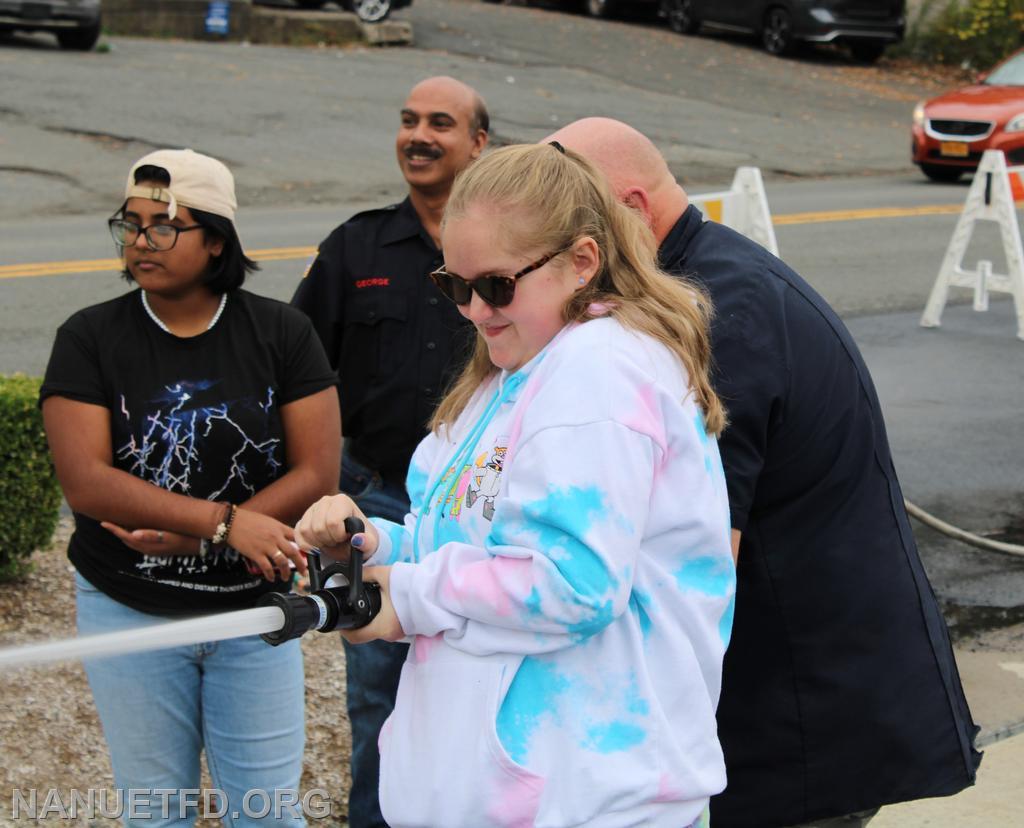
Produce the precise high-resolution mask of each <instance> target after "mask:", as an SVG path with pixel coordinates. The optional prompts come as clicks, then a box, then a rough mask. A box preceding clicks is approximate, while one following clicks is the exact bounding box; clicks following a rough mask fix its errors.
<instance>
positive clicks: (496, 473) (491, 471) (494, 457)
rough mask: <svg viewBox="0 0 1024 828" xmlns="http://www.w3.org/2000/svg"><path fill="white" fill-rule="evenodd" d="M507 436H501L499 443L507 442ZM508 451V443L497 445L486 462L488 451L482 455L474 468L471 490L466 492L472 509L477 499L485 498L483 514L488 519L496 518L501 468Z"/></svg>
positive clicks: (468, 503) (467, 502) (467, 503)
mask: <svg viewBox="0 0 1024 828" xmlns="http://www.w3.org/2000/svg"><path fill="white" fill-rule="evenodd" d="M507 442H508V438H507V437H500V438H499V443H507ZM507 451H508V447H507V446H506V445H496V446H495V447H494V450H493V452H492V453H491V457H490V459H489V460H487V462H486V463H483V462H481V461H482V460H483V459H484V458H485V457H487V453H486V452H485V453H484V454H483V455H481V457H480V459H479V460H477V464H476V467H475V468H474V469H473V480H472V482H471V483H470V486H469V491H467V492H466V505H467V506H469V508H470V509H472V508H473V505H474V504H475V503H476V501H477V500H479V499H480V498H483V501H484V506H483V516H484V518H485V519H486V520H492V519H493V518H494V499H495V498H496V497H497V496H498V491H499V489H500V488H501V469H502V465H503V464H504V462H505V454H506V452H507Z"/></svg>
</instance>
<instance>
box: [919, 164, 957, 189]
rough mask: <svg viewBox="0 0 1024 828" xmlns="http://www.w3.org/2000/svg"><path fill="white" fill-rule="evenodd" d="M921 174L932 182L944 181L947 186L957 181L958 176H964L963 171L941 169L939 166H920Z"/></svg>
mask: <svg viewBox="0 0 1024 828" xmlns="http://www.w3.org/2000/svg"><path fill="white" fill-rule="evenodd" d="M921 172H923V173H924V174H925V175H926V176H928V177H929V178H930V179H931V180H932V181H945V182H946V183H947V184H948V183H951V182H953V181H959V180H960V176H961V175H963V174H964V171H963V170H962V169H960V168H959V167H943V166H940V165H939V164H922V165H921Z"/></svg>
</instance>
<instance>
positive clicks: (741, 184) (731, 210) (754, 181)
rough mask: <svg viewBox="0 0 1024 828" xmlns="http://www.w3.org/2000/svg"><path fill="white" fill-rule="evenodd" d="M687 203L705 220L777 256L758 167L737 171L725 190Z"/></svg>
mask: <svg viewBox="0 0 1024 828" xmlns="http://www.w3.org/2000/svg"><path fill="white" fill-rule="evenodd" d="M690 203H691V204H693V205H695V206H696V207H697V209H698V210H700V211H701V212H702V213H703V214H704V216H705V218H709V219H711V220H712V221H717V222H718V223H719V224H724V225H725V226H726V227H731V228H732V229H733V230H735V231H736V232H737V233H742V234H743V235H744V236H746V237H747V238H749V239H753V240H754V241H756V242H757V243H758V244H760V245H761V246H762V247H764V248H766V249H767V250H768V251H769V252H770V253H772V254H773V255H775V256H778V255H779V245H778V242H776V241H775V228H774V227H773V226H772V214H771V212H769V210H768V196H767V195H766V194H765V191H764V181H763V180H762V179H761V170H759V169H758V168H757V167H739V168H738V169H737V170H736V174H735V175H734V176H733V178H732V186H731V187H730V188H729V189H728V190H724V191H722V192H719V193H702V194H700V195H691V196H690Z"/></svg>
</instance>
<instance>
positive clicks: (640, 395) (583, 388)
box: [370, 317, 735, 828]
mask: <svg viewBox="0 0 1024 828" xmlns="http://www.w3.org/2000/svg"><path fill="white" fill-rule="evenodd" d="M408 488H409V494H410V497H411V500H412V511H411V513H410V514H409V515H408V516H407V517H406V520H405V525H404V526H399V525H397V524H393V523H389V522H387V521H383V520H380V521H374V522H375V524H376V525H377V527H378V529H380V530H381V543H380V547H379V548H378V550H377V552H376V554H375V555H374V556H373V558H372V559H371V560H370V563H372V564H393V569H392V571H391V598H392V601H393V602H394V606H395V610H396V612H397V614H398V617H399V619H400V621H401V623H402V627H403V629H404V630H405V631H406V633H408V634H409V636H410V637H411V639H412V642H413V646H412V647H411V648H410V651H409V657H408V660H407V662H406V664H405V667H404V668H403V671H402V680H401V685H400V687H399V691H398V700H397V703H396V705H395V711H394V713H393V714H392V716H391V717H390V718H389V719H388V721H387V723H386V724H385V726H384V729H383V730H382V732H381V736H380V749H381V780H380V796H381V803H382V807H383V812H384V816H385V818H386V819H387V821H388V823H389V824H390V825H392V826H395V828H403V827H404V826H431V828H462V827H463V826H464V827H465V828H492V826H493V828H498V827H499V826H500V828H506V827H511V826H516V828H526V826H540V827H541V828H554V826H559V827H560V828H561V827H562V826H582V825H586V826H594V828H605V827H606V826H607V827H608V828H612V827H613V826H616V827H617V826H645V828H659V826H664V828H682V826H688V825H690V824H691V823H693V822H695V821H696V820H698V819H699V818H700V816H701V814H702V812H703V811H704V809H705V807H706V805H707V802H708V798H709V797H710V796H711V795H712V794H714V793H717V792H718V791H721V790H722V789H723V787H724V786H725V767H724V763H723V760H722V753H721V750H720V748H719V744H718V739H717V736H716V728H715V707H716V705H717V703H718V693H719V686H720V675H721V666H722V657H723V654H724V651H725V647H726V644H727V642H728V638H729V629H730V624H731V620H732V608H733V591H734V587H735V574H734V569H733V563H732V556H731V553H730V538H729V514H728V504H727V498H726V490H725V478H724V475H723V473H722V466H721V463H720V461H719V456H718V447H717V442H716V441H715V440H714V439H713V438H709V436H708V435H707V433H706V432H705V430H704V425H703V419H702V416H701V413H700V410H699V408H698V407H697V405H696V404H695V403H694V401H693V399H692V395H691V394H690V393H689V391H688V385H687V380H686V376H685V373H684V371H683V370H682V368H681V367H680V366H679V363H678V361H677V360H676V359H675V357H674V356H673V355H672V354H671V352H670V351H669V350H668V349H667V348H665V347H664V346H662V345H660V344H658V343H656V342H655V341H654V340H653V339H651V338H649V337H646V336H643V335H639V334H636V333H632V332H630V331H628V330H626V329H625V328H623V327H622V326H621V325H620V324H619V323H618V322H617V321H615V320H614V319H611V318H609V317H605V318H601V319H597V320H594V321H591V322H587V323H585V324H581V325H570V326H568V327H567V328H565V329H564V330H563V331H562V332H561V333H560V334H559V335H558V336H557V337H556V338H555V339H554V340H553V341H552V342H551V343H550V344H549V345H548V346H547V348H546V349H545V350H544V351H542V352H541V353H540V354H539V355H538V356H536V357H535V358H534V359H533V360H531V361H530V362H529V363H528V364H527V365H525V366H524V367H523V368H521V369H520V370H519V371H517V372H515V373H514V374H509V373H507V372H503V373H501V374H500V375H498V376H495V377H494V378H493V379H492V380H491V381H489V382H487V383H486V384H485V386H484V387H483V388H481V389H480V391H479V392H478V393H477V394H476V395H475V397H474V398H473V400H472V401H471V402H470V404H469V405H468V406H467V408H466V410H465V412H464V413H463V414H462V416H460V417H459V419H458V421H457V422H456V423H455V424H454V426H453V427H452V428H451V431H450V433H448V432H446V431H445V430H444V429H442V431H441V433H440V434H439V435H436V434H431V435H429V436H428V437H427V438H426V439H424V441H423V442H422V443H421V444H420V446H419V448H418V449H417V450H416V453H415V454H414V455H413V458H412V463H411V465H410V469H409V477H408Z"/></svg>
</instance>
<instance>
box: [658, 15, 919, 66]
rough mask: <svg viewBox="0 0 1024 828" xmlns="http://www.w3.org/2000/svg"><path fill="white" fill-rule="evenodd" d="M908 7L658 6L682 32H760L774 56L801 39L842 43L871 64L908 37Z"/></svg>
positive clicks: (764, 43)
mask: <svg viewBox="0 0 1024 828" xmlns="http://www.w3.org/2000/svg"><path fill="white" fill-rule="evenodd" d="M905 6H906V3H905V0H732V2H728V3H723V2H721V0H660V8H659V11H660V13H661V15H662V16H663V17H664V18H666V20H667V21H668V24H669V26H671V27H672V29H673V30H674V31H676V32H679V33H680V34H693V33H694V32H696V31H697V30H698V29H700V28H701V26H707V27H708V28H715V29H722V30H725V31H734V32H747V33H751V34H756V35H758V36H759V37H760V38H761V44H762V45H763V46H764V48H765V49H767V50H768V51H769V52H771V53H772V54H773V55H784V54H787V53H789V52H791V51H792V50H793V48H794V47H795V46H796V45H797V43H800V42H808V43H843V44H846V45H847V46H848V47H849V48H850V51H851V52H852V54H853V56H854V58H856V59H857V60H860V61H863V62H865V63H872V62H874V61H876V60H878V58H880V57H881V56H882V52H883V51H884V50H885V47H886V46H888V45H889V44H890V43H898V42H899V41H901V40H903V30H904V28H905V26H906V15H905V11H906V8H905Z"/></svg>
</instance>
